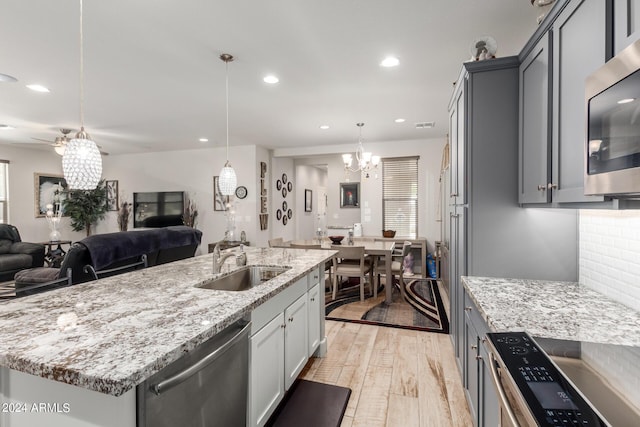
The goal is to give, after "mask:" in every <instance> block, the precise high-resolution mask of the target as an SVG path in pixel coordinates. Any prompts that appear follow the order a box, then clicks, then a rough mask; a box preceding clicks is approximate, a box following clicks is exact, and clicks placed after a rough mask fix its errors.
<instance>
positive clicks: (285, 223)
mask: <svg viewBox="0 0 640 427" xmlns="http://www.w3.org/2000/svg"><path fill="white" fill-rule="evenodd" d="M287 221H289V220H288V219H287V216H286V215H285V216H283V217H282V225H287Z"/></svg>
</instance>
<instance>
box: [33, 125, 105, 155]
mask: <svg viewBox="0 0 640 427" xmlns="http://www.w3.org/2000/svg"><path fill="white" fill-rule="evenodd" d="M60 132H62V135H61V136H58V137H56V139H55V140H54V141H50V140H48V139H42V138H34V137H31V139H35V140H36V141H43V142H47V143H49V144H50V145H51V146H52V147H53V148H54V150H56V153H58V154H59V155H61V156H62V155H63V154H64V150H65V148H66V146H67V143H68V142H69V141H71V139H70V138H69V137H68V136H67V135H69V134H70V133H71V132H73V129H68V128H61V129H60ZM96 145H97V144H96ZM100 148H102V147H101V146H99V145H98V149H100ZM100 154H102V155H103V156H108V155H109V153H106V152H104V151H102V150H100Z"/></svg>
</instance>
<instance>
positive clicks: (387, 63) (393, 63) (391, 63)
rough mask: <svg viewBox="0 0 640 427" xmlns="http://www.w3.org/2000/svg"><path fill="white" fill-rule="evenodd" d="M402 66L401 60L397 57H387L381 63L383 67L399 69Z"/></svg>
mask: <svg viewBox="0 0 640 427" xmlns="http://www.w3.org/2000/svg"><path fill="white" fill-rule="evenodd" d="M399 64H400V60H399V59H398V58H396V57H395V56H387V57H386V58H384V59H383V60H382V62H381V63H380V66H381V67H387V68H388V67H397V66H398V65H399Z"/></svg>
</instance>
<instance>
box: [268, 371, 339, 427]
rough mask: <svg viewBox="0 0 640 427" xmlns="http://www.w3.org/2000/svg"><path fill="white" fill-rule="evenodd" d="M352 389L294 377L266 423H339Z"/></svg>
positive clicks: (273, 426) (330, 426) (325, 426)
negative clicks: (294, 380)
mask: <svg viewBox="0 0 640 427" xmlns="http://www.w3.org/2000/svg"><path fill="white" fill-rule="evenodd" d="M349 396H351V389H349V388H345V387H338V386H335V385H331V384H323V383H318V382H315V381H307V380H297V381H296V382H295V383H294V384H293V386H291V389H289V392H288V393H287V396H286V397H285V400H284V401H283V402H282V403H281V404H280V406H279V407H278V409H276V411H275V412H274V414H273V415H272V416H271V418H270V419H269V421H267V424H266V425H267V426H269V427H299V426H303V427H339V426H340V423H341V422H342V417H343V416H344V411H345V410H346V409H347V402H349Z"/></svg>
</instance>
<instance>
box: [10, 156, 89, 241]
mask: <svg viewBox="0 0 640 427" xmlns="http://www.w3.org/2000/svg"><path fill="white" fill-rule="evenodd" d="M0 159H3V160H9V162H10V163H9V218H8V220H9V223H10V224H13V225H15V226H16V227H17V228H18V231H19V232H20V236H21V237H22V240H23V241H26V242H44V241H47V240H49V227H48V225H47V221H46V219H45V218H36V215H35V181H34V174H35V173H41V174H48V175H60V176H62V157H60V156H59V155H57V154H56V153H55V152H54V151H53V150H52V149H51V150H40V149H32V148H21V147H17V146H16V147H14V146H10V145H0ZM61 224H62V225H61V227H60V232H61V234H62V239H63V240H73V241H76V240H80V239H82V238H83V237H84V236H85V234H84V232H76V231H72V230H71V227H70V225H69V218H62V222H61Z"/></svg>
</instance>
